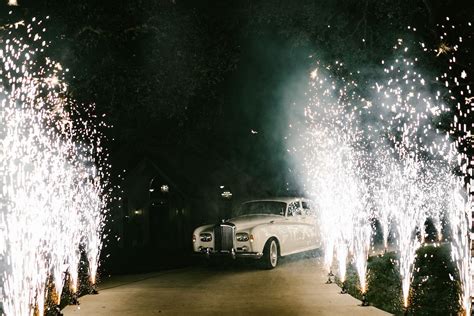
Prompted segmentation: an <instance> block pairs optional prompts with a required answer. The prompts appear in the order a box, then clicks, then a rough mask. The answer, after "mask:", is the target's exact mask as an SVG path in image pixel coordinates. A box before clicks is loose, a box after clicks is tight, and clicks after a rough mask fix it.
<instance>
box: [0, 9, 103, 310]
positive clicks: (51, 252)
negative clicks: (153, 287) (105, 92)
mask: <svg viewBox="0 0 474 316" xmlns="http://www.w3.org/2000/svg"><path fill="white" fill-rule="evenodd" d="M42 24H43V21H42V20H37V19H35V18H33V20H32V21H31V22H25V21H20V22H18V23H15V24H13V25H10V26H9V27H8V28H7V29H6V30H4V31H3V33H2V40H3V41H4V43H3V44H4V45H3V47H2V48H1V49H0V76H1V81H0V102H1V107H0V229H1V230H2V234H1V236H0V263H2V262H4V266H0V272H1V273H2V275H1V279H2V283H3V294H4V297H3V298H2V303H3V309H4V312H5V313H6V315H32V314H33V312H34V311H35V310H36V311H37V312H38V313H39V314H40V315H41V314H43V311H44V304H45V302H44V297H45V294H46V291H47V289H48V288H54V289H55V291H56V293H55V294H56V296H57V297H58V299H60V297H61V292H62V290H63V288H64V285H65V279H66V273H67V274H68V275H69V277H70V279H71V284H70V286H71V290H72V291H75V290H77V283H78V281H77V280H78V276H77V275H78V267H79V261H80V248H81V247H82V248H84V249H85V251H86V254H87V258H88V260H89V269H90V277H91V280H92V282H95V278H96V273H97V266H98V263H99V253H100V250H101V246H102V233H103V225H104V221H105V202H106V198H107V196H106V194H105V193H104V188H105V185H106V180H105V179H106V178H107V165H106V155H105V154H104V153H103V149H102V147H101V135H100V133H99V132H98V128H97V125H96V124H95V123H94V120H92V118H93V107H92V106H83V107H81V108H80V109H79V108H78V107H77V106H76V105H75V104H74V101H73V100H71V99H70V98H69V97H68V90H67V85H66V84H65V83H64V74H65V70H63V68H62V66H61V65H60V64H59V63H57V62H54V61H53V60H51V59H50V58H48V57H47V56H45V50H46V49H47V47H48V45H49V43H48V42H47V41H45V40H44V39H43V32H44V30H43V31H40V32H36V31H35V30H36V29H42V28H43V26H42ZM79 110H81V111H79ZM74 111H76V112H82V113H85V114H83V115H82V116H81V117H79V118H74ZM48 280H52V282H53V283H54V287H50V286H49V284H48ZM57 303H59V302H57Z"/></svg>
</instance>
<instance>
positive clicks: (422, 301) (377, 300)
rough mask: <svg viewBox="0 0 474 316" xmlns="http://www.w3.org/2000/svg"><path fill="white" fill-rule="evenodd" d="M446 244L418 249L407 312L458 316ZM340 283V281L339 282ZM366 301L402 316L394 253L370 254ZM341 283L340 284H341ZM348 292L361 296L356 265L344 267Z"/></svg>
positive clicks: (455, 286) (457, 290)
mask: <svg viewBox="0 0 474 316" xmlns="http://www.w3.org/2000/svg"><path fill="white" fill-rule="evenodd" d="M456 280H457V273H456V267H455V265H454V264H453V263H452V261H451V250H450V247H449V245H448V244H446V245H441V246H432V245H427V246H424V247H422V248H420V249H419V250H418V251H417V259H416V261H415V269H414V273H413V279H412V282H411V290H410V296H409V307H408V310H407V314H409V315H458V314H459V313H460V312H461V306H460V304H459V297H460V294H461V293H460V287H459V284H458V282H457V281H456ZM339 284H340V282H339ZM367 284H368V289H367V300H368V301H369V302H370V304H371V305H373V306H375V307H377V308H380V309H383V310H385V311H387V312H389V313H392V314H395V315H403V314H404V313H405V310H404V308H403V300H402V290H401V279H400V275H399V270H398V261H397V256H396V254H395V253H394V252H390V253H386V254H384V255H380V256H373V257H370V258H369V260H368V269H367ZM340 285H341V284H340ZM346 287H347V289H348V292H349V294H351V295H352V296H354V297H356V298H359V299H361V297H362V294H361V292H360V287H359V278H358V276H357V272H356V270H355V267H354V266H352V265H350V266H349V267H348V270H347V277H346Z"/></svg>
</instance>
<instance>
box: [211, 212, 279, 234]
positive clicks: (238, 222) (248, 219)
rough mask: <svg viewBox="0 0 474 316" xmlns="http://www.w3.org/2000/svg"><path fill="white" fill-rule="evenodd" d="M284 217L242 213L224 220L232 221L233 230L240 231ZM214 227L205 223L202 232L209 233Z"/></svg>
mask: <svg viewBox="0 0 474 316" xmlns="http://www.w3.org/2000/svg"><path fill="white" fill-rule="evenodd" d="M284 219H285V218H284V217H283V216H280V215H265V214H263V215H243V216H238V217H234V218H231V219H229V220H227V221H226V223H232V224H234V225H235V231H236V232H238V231H242V230H246V229H249V228H252V227H254V226H257V225H261V224H268V223H270V222H272V221H282V220H284ZM213 229H214V225H206V227H205V228H204V229H203V230H202V232H204V233H210V232H212V231H213Z"/></svg>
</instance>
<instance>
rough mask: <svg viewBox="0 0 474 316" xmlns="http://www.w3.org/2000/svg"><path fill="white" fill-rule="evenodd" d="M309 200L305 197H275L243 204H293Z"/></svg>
mask: <svg viewBox="0 0 474 316" xmlns="http://www.w3.org/2000/svg"><path fill="white" fill-rule="evenodd" d="M307 200H308V199H306V198H304V197H288V196H285V197H273V198H264V199H254V200H248V201H245V202H243V203H249V202H284V203H291V202H295V201H307Z"/></svg>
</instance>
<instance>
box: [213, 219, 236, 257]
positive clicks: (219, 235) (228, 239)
mask: <svg viewBox="0 0 474 316" xmlns="http://www.w3.org/2000/svg"><path fill="white" fill-rule="evenodd" d="M234 231H235V226H234V224H231V223H222V224H218V225H216V226H214V248H215V250H216V251H232V249H233V248H234Z"/></svg>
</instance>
